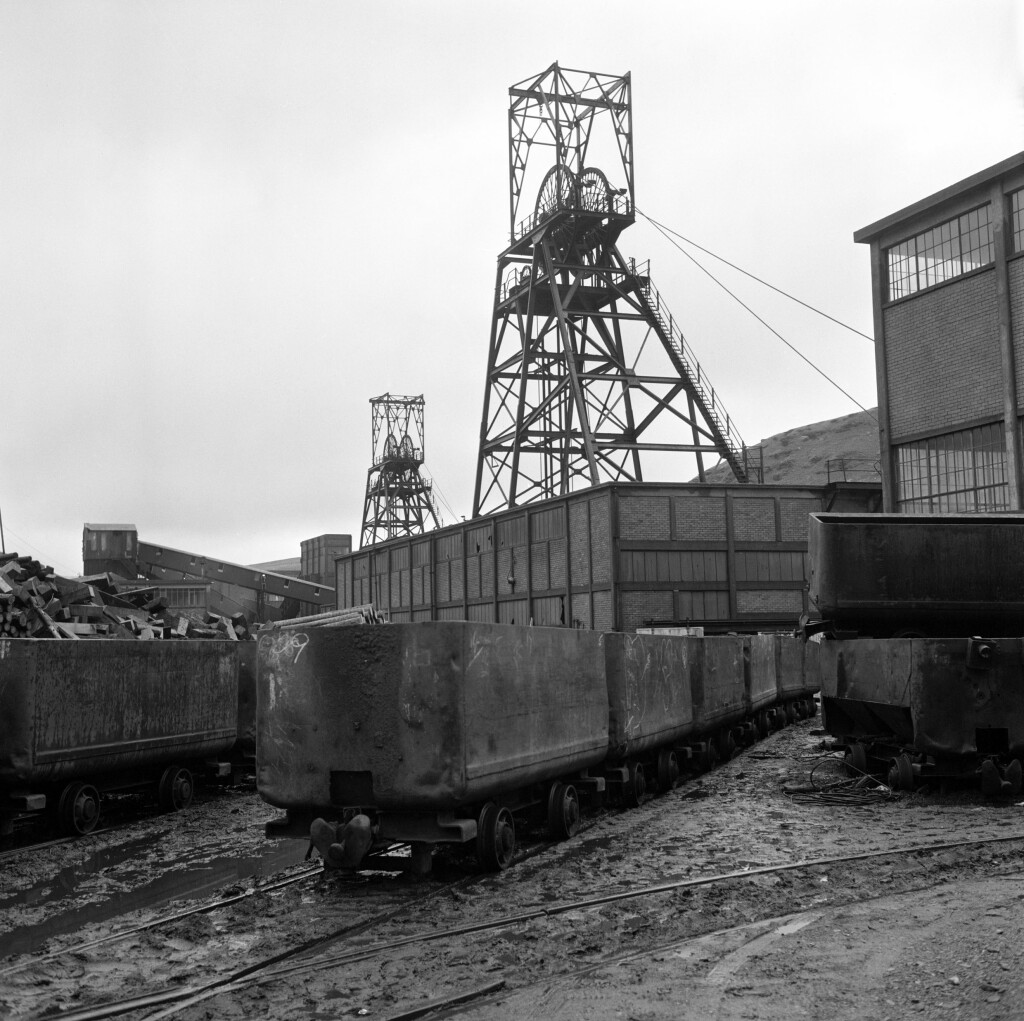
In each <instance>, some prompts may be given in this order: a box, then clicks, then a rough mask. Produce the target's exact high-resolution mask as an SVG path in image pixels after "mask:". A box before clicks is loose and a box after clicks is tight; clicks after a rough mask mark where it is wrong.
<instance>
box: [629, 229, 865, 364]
mask: <svg viewBox="0 0 1024 1021" xmlns="http://www.w3.org/2000/svg"><path fill="white" fill-rule="evenodd" d="M637 213H638V214H639V215H640V216H642V217H643V218H644V219H645V220H646V221H647V222H648V223H649V224H651V225H652V226H653V227H656V228H657V229H658V230H660V231H662V232H663V233H667V234H671V235H672V236H673V237H677V238H679V240H680V241H685V242H686V243H687V244H688V245H693V247H694V248H696V249H697V250H698V251H701V252H703V253H704V254H705V255H710V256H711V258H712V259H717V260H718V261H719V262H724V263H725V265H726V266H728V267H729V268H730V269H734V270H736V272H737V273H742V274H743V275H744V276H747V277H750V279H751V280H756V281H757V282H758V283H759V284H761V285H762V286H763V287H767V288H768V289H769V290H771V291H775V293H776V294H781V295H782V296H783V297H784V298H789V300H790V301H795V302H796V303H797V304H798V305H803V307H804V308H806V309H808V310H810V311H811V312H814V313H816V314H817V315H819V316H822V317H823V318H825V319H827V320H828V321H829V322H832V323H835V324H836V326H841V327H842V328H843V329H844V330H849V331H850V332H851V333H856V334H857V336H858V337H863V338H864V339H865V340H870V341H871V343H872V344H874V342H875V338H874V337H872V336H871V335H870V334H867V333H864V332H862V331H861V330H858V329H857V328H856V327H855V326H851V325H850V324H849V323H844V322H843V321H842V320H841V319H836V317H835V316H830V315H829V314H828V313H827V312H823V311H822V310H821V309H820V308H816V307H815V306H814V305H811V304H809V303H808V302H806V301H803V300H802V299H800V298H798V297H796V295H794V294H790V293H789V291H785V290H783V289H782V288H781V287H776V286H775V284H770V283H769V282H768V281H767V280H764V279H762V278H761V277H759V276H758V275H757V274H756V273H751V272H750V270H746V269H744V268H743V267H742V266H737V265H736V263H734V262H730V261H729V260H728V259H726V258H725V257H724V256H722V255H718V254H717V253H715V252H712V251H711V250H710V249H708V248H704V247H703V245H699V244H697V242H696V241H694V240H692V239H691V238H688V237H683V235H682V234H680V233H679V231H676V230H673V229H672V228H671V227H666V226H665V224H663V223H658V221H657V220H655V219H654V218H653V217H651V216H648V215H647V214H646V213H643V212H641V211H640V210H639V209H638V210H637Z"/></svg>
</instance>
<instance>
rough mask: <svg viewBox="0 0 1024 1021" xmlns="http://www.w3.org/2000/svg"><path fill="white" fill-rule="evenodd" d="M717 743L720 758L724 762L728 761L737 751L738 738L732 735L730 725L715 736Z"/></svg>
mask: <svg viewBox="0 0 1024 1021" xmlns="http://www.w3.org/2000/svg"><path fill="white" fill-rule="evenodd" d="M715 744H716V746H717V749H718V758H719V759H720V760H721V761H722V762H728V761H729V760H730V759H731V758H732V756H733V753H734V752H735V751H736V739H735V738H734V737H733V736H732V731H731V730H730V729H729V728H728V727H726V728H725V729H724V730H720V731H719V732H718V736H717V737H716V738H715Z"/></svg>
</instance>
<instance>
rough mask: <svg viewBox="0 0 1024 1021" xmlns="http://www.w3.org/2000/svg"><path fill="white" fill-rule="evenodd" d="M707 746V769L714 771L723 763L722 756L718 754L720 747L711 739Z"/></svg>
mask: <svg viewBox="0 0 1024 1021" xmlns="http://www.w3.org/2000/svg"><path fill="white" fill-rule="evenodd" d="M707 745H708V750H707V754H706V755H705V759H706V760H707V768H708V769H714V768H715V766H717V765H718V763H719V762H721V756H720V755H719V754H718V745H717V743H716V742H715V741H714V739H713V738H711V737H709V738H708V740H707Z"/></svg>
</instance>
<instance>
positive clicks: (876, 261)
mask: <svg viewBox="0 0 1024 1021" xmlns="http://www.w3.org/2000/svg"><path fill="white" fill-rule="evenodd" d="M854 240H855V241H857V242H861V243H864V244H869V245H870V246H871V284H872V295H873V305H874V329H875V363H876V372H877V379H878V412H879V434H880V451H881V468H882V488H883V505H884V509H885V510H886V511H895V512H901V513H910V514H914V513H943V512H982V511H1003V510H1019V509H1020V508H1021V507H1022V506H1024V504H1022V493H1024V490H1022V484H1024V480H1022V478H1021V423H1022V420H1024V419H1022V415H1024V377H1022V373H1024V153H1018V154H1017V155H1015V156H1012V157H1010V158H1009V159H1006V160H1003V161H1002V162H1001V163H997V164H996V165H995V166H992V167H989V168H988V169H987V170H982V171H980V172H979V173H977V174H974V175H972V176H971V177H969V178H967V179H966V180H963V181H960V182H959V183H957V184H954V185H952V186H950V187H948V188H945V189H943V190H942V191H940V192H937V193H936V194H934V195H931V196H929V197H928V198H925V199H921V200H920V201H918V202H915V203H914V204H913V205H910V206H907V207H906V208H905V209H901V210H899V211H898V212H896V213H893V214H891V215H890V216H886V217H885V218H883V219H881V220H879V221H877V222H876V223H873V224H871V225H869V226H867V227H864V228H863V229H862V230H859V231H857V232H856V233H855V234H854Z"/></svg>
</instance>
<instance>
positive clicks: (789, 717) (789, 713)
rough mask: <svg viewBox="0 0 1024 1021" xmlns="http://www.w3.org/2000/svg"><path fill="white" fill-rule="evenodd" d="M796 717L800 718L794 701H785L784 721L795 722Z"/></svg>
mask: <svg viewBox="0 0 1024 1021" xmlns="http://www.w3.org/2000/svg"><path fill="white" fill-rule="evenodd" d="M798 719H800V714H799V713H798V712H797V710H796V703H795V702H787V703H786V722H787V723H796V721H797V720H798Z"/></svg>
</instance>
